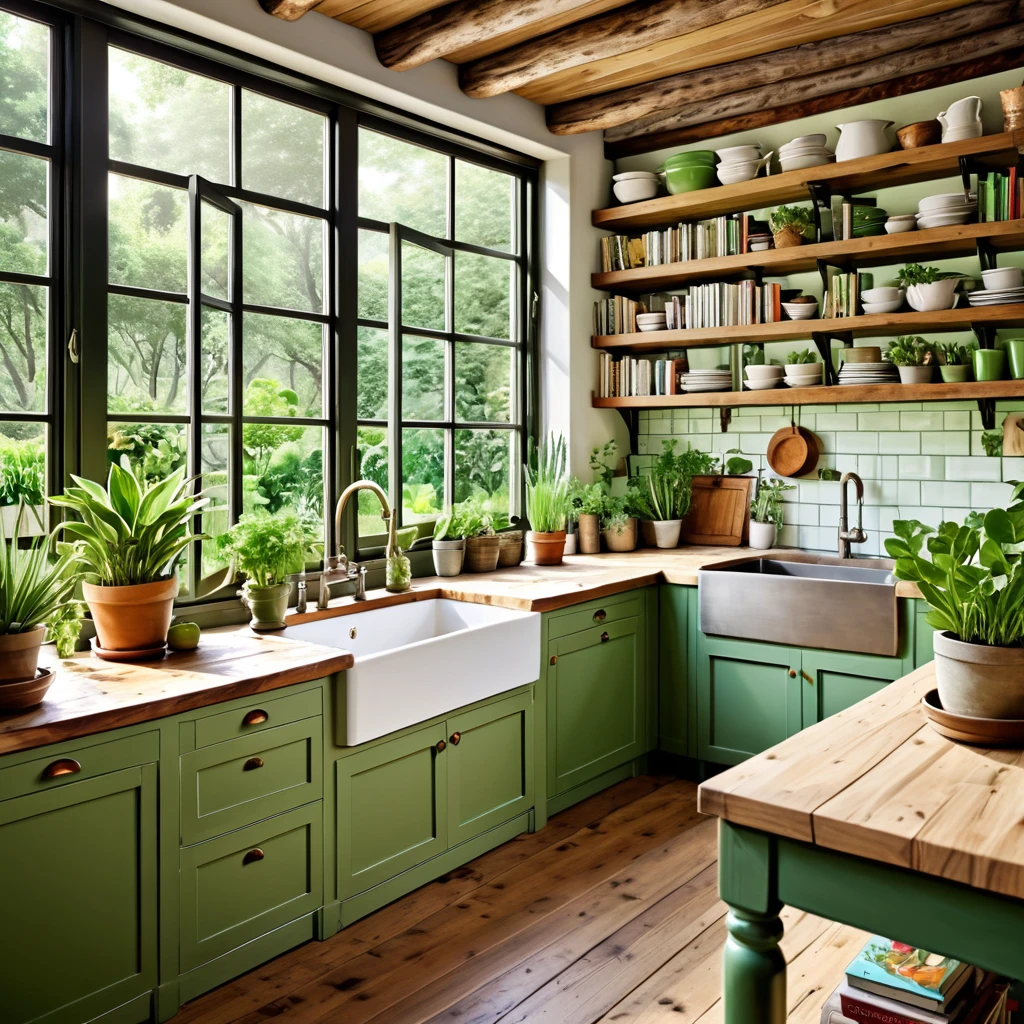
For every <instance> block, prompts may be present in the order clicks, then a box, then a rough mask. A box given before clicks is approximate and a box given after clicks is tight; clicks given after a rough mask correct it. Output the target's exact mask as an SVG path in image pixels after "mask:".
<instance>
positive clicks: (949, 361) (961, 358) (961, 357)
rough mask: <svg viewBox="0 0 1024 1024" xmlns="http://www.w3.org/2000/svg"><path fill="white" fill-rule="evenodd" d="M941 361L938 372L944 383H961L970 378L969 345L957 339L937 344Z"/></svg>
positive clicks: (970, 359)
mask: <svg viewBox="0 0 1024 1024" xmlns="http://www.w3.org/2000/svg"><path fill="white" fill-rule="evenodd" d="M939 351H940V353H941V354H942V363H941V364H940V366H939V373H941V374H942V379H943V381H944V382H945V383H946V384H962V383H963V382H964V381H968V380H970V379H971V363H972V356H971V346H969V345H961V344H960V342H958V341H947V342H945V343H944V344H942V345H940V346H939Z"/></svg>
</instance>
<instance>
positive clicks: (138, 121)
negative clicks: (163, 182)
mask: <svg viewBox="0 0 1024 1024" xmlns="http://www.w3.org/2000/svg"><path fill="white" fill-rule="evenodd" d="M109 53H110V87H109V92H110V157H111V159H112V160H124V161H126V162H127V163H132V164H139V165H141V166H143V167H153V168H156V169H157V170H161V171H170V172H172V173H174V174H201V175H202V176H203V177H204V178H209V179H210V181H215V182H220V183H221V184H227V182H228V178H229V174H230V171H229V168H230V152H231V145H230V115H231V88H230V86H227V85H225V84H224V83H223V82H217V81H214V80H213V79H212V78H204V77H202V76H201V75H193V74H191V73H190V72H188V71H182V70H181V69H180V68H175V67H171V65H170V64H163V63H161V62H160V61H155V60H149V59H148V58H146V57H140V56H139V55H138V54H134V53H128V52H127V51H126V50H119V49H116V48H115V47H111V48H110V50H109Z"/></svg>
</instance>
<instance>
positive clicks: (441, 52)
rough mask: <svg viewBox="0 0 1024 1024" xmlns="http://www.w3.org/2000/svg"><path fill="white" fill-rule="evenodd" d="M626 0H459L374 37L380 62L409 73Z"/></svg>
mask: <svg viewBox="0 0 1024 1024" xmlns="http://www.w3.org/2000/svg"><path fill="white" fill-rule="evenodd" d="M627 2H628V0H517V2H516V3H509V2H508V0H456V2H455V3H450V4H447V5H445V6H444V7H441V8H439V9H438V10H436V11H428V12H427V13H426V14H421V15H420V16H419V17H416V18H411V19H409V21H403V22H402V23H401V24H400V25H395V27H394V28H390V29H387V30H386V31H384V32H378V33H377V34H376V35H375V36H374V37H373V45H374V47H375V48H376V50H377V59H378V60H379V61H380V62H381V64H383V65H384V67H386V68H391V69H392V70H393V71H408V70H409V69H410V68H415V67H419V66H420V65H421V64H426V63H427V62H428V61H432V60H436V59H437V58H439V57H444V58H447V59H448V60H451V61H454V62H455V63H457V64H458V63H462V62H463V61H467V60H476V59H478V58H480V57H484V56H486V55H487V54H491V53H495V52H496V51H498V50H503V49H505V48H506V47H508V46H513V45H515V44H516V43H520V42H522V41H523V40H525V39H533V38H534V37H536V36H542V35H546V34H547V33H548V32H554V31H555V30H556V29H559V28H562V27H563V26H565V25H570V24H572V23H573V22H576V21H579V20H580V19H581V18H591V17H594V16H595V15H598V14H603V13H605V12H606V11H610V10H613V9H614V8H616V7H622V6H623V4H625V3H627Z"/></svg>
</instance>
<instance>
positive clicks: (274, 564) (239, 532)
mask: <svg viewBox="0 0 1024 1024" xmlns="http://www.w3.org/2000/svg"><path fill="white" fill-rule="evenodd" d="M306 542H307V538H306V533H305V531H304V530H303V528H302V526H301V524H300V523H299V520H298V517H297V516H296V515H294V514H293V513H291V512H286V513H283V514H282V513H277V514H275V515H271V514H270V513H269V512H265V511H263V510H259V511H256V512H244V513H243V514H242V515H241V516H239V518H238V522H237V523H235V525H234V526H232V527H231V529H230V530H228V532H227V533H225V534H223V535H222V536H221V537H220V538H219V540H218V544H219V545H220V548H221V550H222V551H224V552H225V553H226V554H228V555H229V556H230V557H231V565H232V568H233V569H234V570H235V571H236V572H238V573H241V574H242V575H243V576H244V577H245V583H244V585H243V587H242V601H243V602H244V603H245V604H246V605H247V606H248V608H249V611H250V612H251V613H252V622H251V623H250V625H251V626H252V628H253V629H255V630H257V631H258V632H265V631H267V630H271V629H284V627H285V614H286V613H287V611H288V597H289V594H290V593H291V584H290V583H289V582H288V576H289V575H290V574H291V573H296V572H301V571H302V568H303V566H304V565H305V558H306Z"/></svg>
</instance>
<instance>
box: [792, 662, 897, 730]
mask: <svg viewBox="0 0 1024 1024" xmlns="http://www.w3.org/2000/svg"><path fill="white" fill-rule="evenodd" d="M903 671H904V670H903V664H902V662H901V661H900V659H899V658H881V657H876V656H874V655H871V654H844V653H841V652H837V651H804V652H803V664H802V667H801V672H800V676H801V680H800V681H801V686H802V688H803V724H804V727H805V728H806V727H807V726H808V725H813V724H814V723H815V722H820V721H821V720H822V719H824V718H828V717H829V716H830V715H834V714H835V713H836V712H837V711H842V710H843V709H844V708H848V707H850V705H851V704H856V703H857V701H859V700H863V699H864V698H865V697H870V696H871V694H873V693H875V692H877V691H878V690H881V689H882V688H883V687H885V686H888V685H889V683H891V682H892V681H893V680H894V679H898V678H899V677H900V676H902V675H903Z"/></svg>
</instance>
